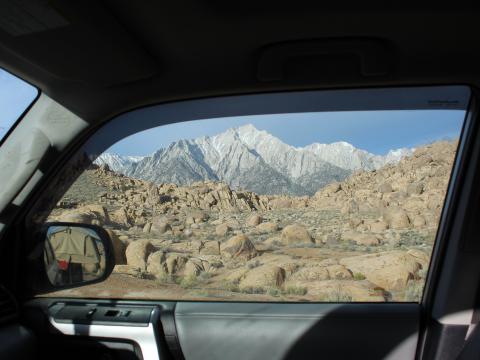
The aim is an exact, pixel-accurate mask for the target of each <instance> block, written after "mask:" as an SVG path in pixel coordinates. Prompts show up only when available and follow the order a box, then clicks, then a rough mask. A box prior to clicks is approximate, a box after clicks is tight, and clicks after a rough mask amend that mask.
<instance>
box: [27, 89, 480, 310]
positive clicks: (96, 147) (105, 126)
mask: <svg viewBox="0 0 480 360" xmlns="http://www.w3.org/2000/svg"><path fill="white" fill-rule="evenodd" d="M449 86H450V85H446V87H449ZM459 86H461V87H464V88H467V89H468V91H469V96H468V100H467V102H466V105H465V109H463V110H464V111H465V119H464V121H463V126H462V132H461V135H460V141H459V144H460V142H461V141H464V140H465V137H466V134H465V132H468V131H467V130H466V125H467V119H468V116H469V114H470V111H471V109H470V106H471V99H472V97H473V96H474V93H473V91H472V90H471V88H470V87H469V86H467V85H459ZM432 87H433V88H438V87H439V86H432ZM425 88H431V87H430V86H416V87H401V88H400V89H403V90H405V89H417V90H420V91H421V89H425ZM384 89H389V90H397V89H399V88H398V87H389V88H375V90H384ZM347 90H351V89H347ZM359 90H361V91H371V90H372V88H362V89H355V90H354V91H359ZM335 91H339V92H342V91H346V90H341V89H340V90H335ZM320 92H324V90H318V91H308V92H305V91H296V92H282V93H262V94H254V95H238V96H231V97H230V96H226V97H213V98H207V99H194V100H185V101H176V102H172V103H166V104H154V105H149V106H144V107H141V108H138V109H134V110H131V111H127V112H125V113H123V114H120V115H118V116H115V117H113V118H111V119H109V120H107V121H105V122H103V123H102V124H100V125H99V126H97V127H96V128H92V129H89V132H88V134H86V135H85V134H84V137H83V139H82V140H81V141H79V142H77V143H76V144H75V145H76V146H75V148H74V149H70V156H69V157H68V158H67V157H66V158H64V159H63V160H64V162H63V165H62V166H61V167H59V168H58V169H57V171H55V173H57V174H58V173H62V172H63V171H64V170H65V167H66V165H68V163H69V161H71V159H73V158H74V157H75V155H79V154H82V153H88V154H90V155H91V156H89V161H90V162H89V164H91V163H92V162H93V161H94V159H95V158H96V156H98V155H100V154H101V153H102V152H103V151H104V150H106V149H108V148H109V147H110V146H111V145H112V144H114V143H115V142H117V141H119V140H121V139H124V138H125V137H128V136H129V135H133V134H135V133H137V132H140V131H144V130H148V129H150V128H153V127H158V126H162V125H167V124H172V123H179V122H187V121H193V120H200V121H201V120H202V119H207V118H208V119H211V118H215V117H228V116H238V112H239V111H240V112H241V111H242V108H241V107H236V106H233V107H232V106H231V104H229V106H227V110H228V111H231V112H233V113H234V114H237V115H225V114H222V115H221V116H220V115H218V116H210V117H207V116H197V117H194V118H188V119H185V118H183V119H180V120H178V119H177V120H176V121H166V122H164V123H161V124H158V121H159V120H158V118H157V119H155V120H153V122H154V123H155V125H152V123H151V122H148V124H143V125H142V126H143V128H142V129H141V130H136V131H131V128H129V127H128V126H127V130H126V132H125V129H124V133H123V134H122V135H115V136H113V137H112V131H111V129H109V126H111V124H113V123H114V122H115V121H116V120H117V119H119V118H121V117H122V116H127V117H128V116H130V115H132V114H134V113H136V112H137V111H147V112H148V111H149V110H151V109H152V108H155V107H166V106H167V107H170V108H169V109H167V110H168V111H167V113H170V114H171V113H172V112H173V110H174V109H175V108H176V107H177V106H179V105H180V106H183V105H192V108H191V109H189V111H193V113H195V111H196V110H198V109H199V107H202V106H204V105H207V104H208V105H212V101H213V102H215V101H224V100H225V99H245V98H247V97H251V98H257V99H261V97H262V96H272V97H273V98H275V97H276V96H278V95H284V96H288V95H292V94H295V95H299V96H302V94H306V93H320ZM210 107H212V106H210ZM213 108H215V107H214V106H213ZM210 111H211V109H208V111H207V112H208V113H210V114H211V112H210ZM339 111H341V110H339ZM292 112H293V113H296V112H304V111H302V110H297V111H292ZM276 113H282V114H283V113H285V112H276ZM242 114H243V113H242ZM261 114H269V113H267V112H261ZM181 116H186V115H185V113H183V114H181ZM134 126H136V127H137V128H138V124H137V125H134ZM125 133H126V135H125ZM99 134H100V136H99ZM106 139H109V140H110V141H106ZM112 139H115V140H112ZM458 149H460V145H459V147H458ZM458 149H457V150H458ZM462 151H463V150H462ZM460 155H461V154H459V152H457V153H456V155H455V159H454V163H453V167H452V170H451V173H450V178H449V184H448V187H447V192H446V195H445V196H446V197H445V200H444V203H443V206H442V214H441V217H440V219H441V220H440V222H439V226H438V228H437V233H436V236H435V242H434V245H433V250H432V255H431V258H430V265H429V271H428V276H427V280H426V282H425V287H424V290H423V293H422V301H421V303H423V302H424V301H425V297H426V294H427V289H428V288H427V284H429V282H428V281H429V279H430V277H431V276H432V275H431V271H432V270H431V269H432V261H433V259H434V254H435V251H436V250H435V249H436V248H437V247H438V246H439V242H440V241H439V232H440V229H441V226H442V222H443V221H444V216H445V214H444V213H445V212H446V210H445V207H446V199H447V196H449V193H450V192H451V191H452V189H451V188H454V187H455V184H456V179H454V168H455V167H456V166H458V164H457V162H458V158H459V156H460ZM82 172H83V170H82V171H81V172H80V174H81V173H82ZM54 177H55V176H54ZM73 182H74V180H73V181H72V182H71V183H70V185H71V184H72V183H73ZM67 189H68V187H67ZM32 208H33V207H32ZM29 213H30V212H29ZM435 256H437V255H435ZM428 286H430V285H428ZM30 296H31V294H30ZM143 300H145V301H148V300H147V299H138V301H143ZM150 301H151V300H150ZM156 301H177V302H181V301H187V302H188V301H194V300H188V299H187V300H182V299H157V300H156ZM235 301H237V302H238V301H239V300H232V301H227V302H235ZM205 302H225V301H222V300H215V299H213V298H212V299H210V298H208V299H206V300H205ZM239 302H249V301H239ZM253 302H255V301H253ZM264 303H294V304H302V303H308V302H302V301H295V302H288V301H282V302H264ZM316 303H317V302H316ZM318 303H321V302H318ZM352 303H354V304H359V303H361V302H352ZM373 303H374V304H380V303H379V302H372V304H373ZM395 303H397V304H408V303H410V302H395ZM415 303H416V302H415Z"/></svg>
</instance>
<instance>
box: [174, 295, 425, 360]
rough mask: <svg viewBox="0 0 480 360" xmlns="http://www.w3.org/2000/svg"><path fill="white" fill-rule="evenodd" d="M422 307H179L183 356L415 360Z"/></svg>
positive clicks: (192, 359) (229, 359) (187, 304)
mask: <svg viewBox="0 0 480 360" xmlns="http://www.w3.org/2000/svg"><path fill="white" fill-rule="evenodd" d="M419 319H420V305H418V304H399V303H398V304H345V305H343V304H261V303H241V304H240V303H193V302H182V303H178V304H177V306H176V311H175V322H176V325H177V331H178V336H179V340H180V344H181V347H182V351H183V353H184V355H185V358H186V359H188V360H197V359H198V360H199V359H210V360H215V359H224V360H237V359H244V360H246V359H265V360H266V359H271V360H274V359H275V360H280V359H319V358H323V359H354V358H355V359H414V357H415V351H416V346H417V341H418V329H419V322H420V320H419Z"/></svg>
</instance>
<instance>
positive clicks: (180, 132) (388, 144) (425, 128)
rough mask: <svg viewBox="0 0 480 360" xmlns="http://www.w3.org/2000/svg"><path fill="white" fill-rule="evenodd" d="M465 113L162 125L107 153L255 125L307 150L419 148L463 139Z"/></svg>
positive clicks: (138, 151) (143, 151)
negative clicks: (316, 146)
mask: <svg viewBox="0 0 480 360" xmlns="http://www.w3.org/2000/svg"><path fill="white" fill-rule="evenodd" d="M464 116H465V111H463V110H411V111H405V110H401V111H400V110H396V111H349V112H323V113H303V114H280V115H278V114H277V115H260V116H241V117H230V118H219V119H208V120H196V121H189V122H184V123H177V124H171V125H165V126H160V127H157V128H153V129H150V130H146V131H143V132H140V133H137V134H135V135H132V136H130V137H128V138H126V139H124V140H122V141H120V142H118V143H117V144H115V145H114V146H112V147H111V148H110V149H109V150H108V152H115V153H117V154H120V155H148V154H151V153H152V152H154V151H156V150H158V149H160V148H162V147H166V146H168V145H169V144H170V143H171V142H173V141H177V140H180V139H193V138H196V137H199V136H205V135H215V134H218V133H220V132H223V131H225V130H227V129H228V128H231V127H238V126H241V125H244V124H253V125H254V126H255V127H256V128H257V129H260V130H266V131H267V132H269V133H271V134H272V135H274V136H276V137H278V138H279V139H281V140H282V141H283V142H285V143H287V144H290V145H293V146H297V147H298V146H305V145H308V144H311V143H314V142H319V143H331V142H335V141H347V142H349V143H351V144H352V145H354V146H355V147H357V148H360V149H364V150H367V151H369V152H371V153H374V154H382V155H383V154H385V153H387V152H388V151H389V150H391V149H397V148H401V147H415V146H419V145H422V144H426V143H429V142H432V141H435V140H439V139H453V138H457V137H458V136H459V135H460V131H461V126H462V123H463V120H464Z"/></svg>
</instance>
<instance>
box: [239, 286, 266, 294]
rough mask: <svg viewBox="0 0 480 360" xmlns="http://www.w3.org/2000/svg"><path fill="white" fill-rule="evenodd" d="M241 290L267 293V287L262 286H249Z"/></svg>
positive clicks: (249, 292) (251, 292) (248, 292)
mask: <svg viewBox="0 0 480 360" xmlns="http://www.w3.org/2000/svg"><path fill="white" fill-rule="evenodd" d="M240 290H241V291H242V292H244V293H246V294H265V292H266V290H265V288H263V287H261V286H247V287H244V288H242V289H240Z"/></svg>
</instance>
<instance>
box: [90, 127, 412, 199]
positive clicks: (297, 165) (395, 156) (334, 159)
mask: <svg viewBox="0 0 480 360" xmlns="http://www.w3.org/2000/svg"><path fill="white" fill-rule="evenodd" d="M413 150H414V149H409V148H401V149H396V150H391V151H389V152H388V153H387V154H386V155H384V156H382V155H375V154H372V153H369V152H367V151H365V150H361V149H357V148H355V147H354V146H353V145H351V144H349V143H347V142H344V141H340V142H335V143H331V144H320V143H313V144H310V145H307V146H305V147H294V146H291V145H288V144H286V143H284V142H282V141H281V140H280V139H278V138H276V137H275V136H273V135H271V134H269V133H268V132H266V131H264V130H258V129H256V128H255V127H254V126H253V125H251V124H247V125H244V126H241V127H238V128H231V129H228V130H226V131H225V132H223V133H220V134H217V135H214V136H205V137H199V138H196V139H191V140H179V141H176V142H173V143H171V144H170V145H169V146H168V147H166V148H161V149H159V150H157V151H156V152H154V153H153V154H152V155H150V156H145V157H139V156H120V155H117V154H112V153H103V154H101V155H100V156H99V157H98V158H97V159H96V160H95V163H96V164H97V165H102V164H107V165H108V166H109V168H110V169H111V170H113V171H116V172H118V173H122V174H124V175H127V176H130V177H135V178H139V179H143V180H148V181H152V182H155V183H176V184H179V185H188V184H190V183H192V182H196V181H204V180H220V181H224V182H226V183H228V184H229V185H230V186H231V187H232V188H235V189H247V190H250V191H254V192H256V193H258V194H267V195H273V194H289V195H297V196H298V195H312V194H313V193H315V192H316V191H317V190H318V189H320V188H322V187H323V186H325V185H327V184H329V183H331V182H334V181H342V180H343V179H345V178H346V177H348V176H349V175H351V174H352V173H353V172H354V171H356V170H374V169H378V168H380V167H382V166H384V165H386V164H388V163H396V162H398V161H399V160H400V159H401V158H403V157H404V156H408V155H411V154H412V152H413Z"/></svg>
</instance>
